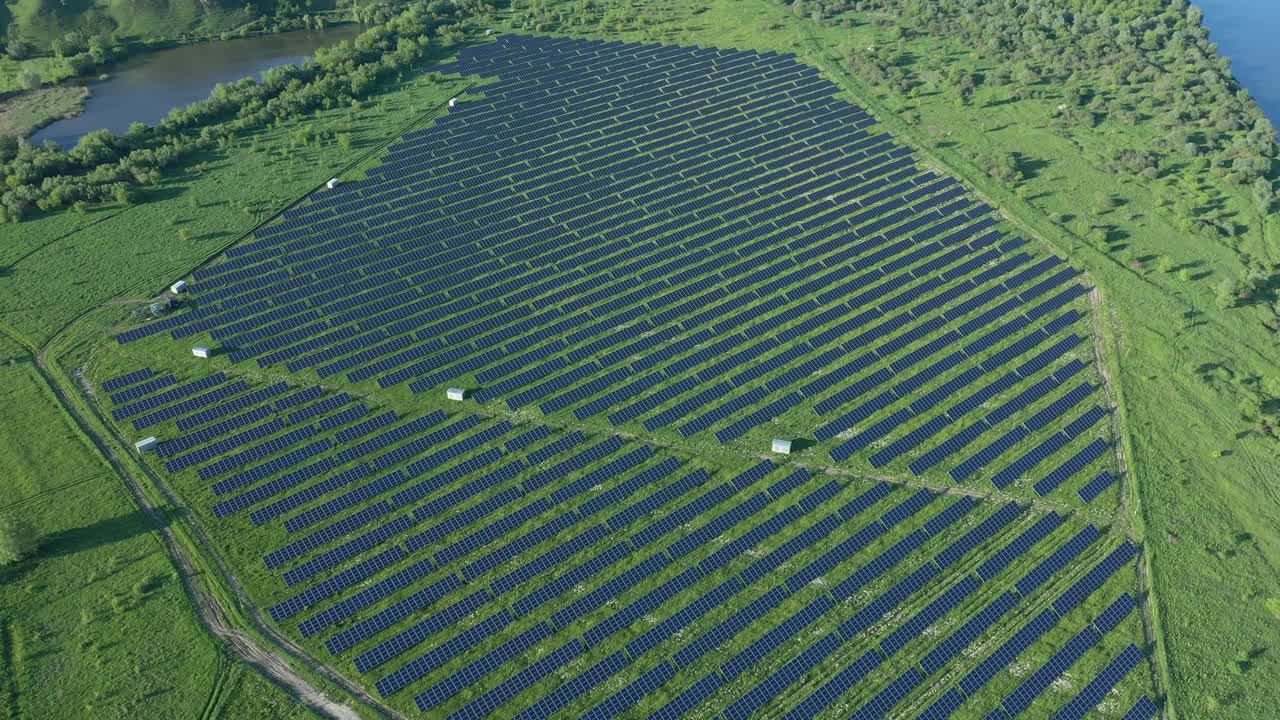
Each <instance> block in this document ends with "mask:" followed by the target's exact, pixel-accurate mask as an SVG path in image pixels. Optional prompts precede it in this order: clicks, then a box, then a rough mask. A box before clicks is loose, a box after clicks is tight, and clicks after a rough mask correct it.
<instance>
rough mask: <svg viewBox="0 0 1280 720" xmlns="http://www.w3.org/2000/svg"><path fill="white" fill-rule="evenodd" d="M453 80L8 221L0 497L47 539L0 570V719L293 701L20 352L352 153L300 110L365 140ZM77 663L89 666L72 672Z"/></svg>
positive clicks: (163, 274)
mask: <svg viewBox="0 0 1280 720" xmlns="http://www.w3.org/2000/svg"><path fill="white" fill-rule="evenodd" d="M453 91H454V90H453V89H452V88H451V87H450V86H448V85H433V84H431V83H429V82H427V81H426V80H425V79H422V78H418V79H413V80H409V81H407V82H405V83H404V84H402V85H398V86H396V87H394V88H393V89H392V90H391V91H389V92H388V93H387V94H384V95H382V96H379V97H377V98H375V99H374V100H372V101H371V102H370V103H368V104H367V106H366V107H364V108H362V109H358V110H351V109H339V110H334V111H328V112H322V113H318V114H316V115H315V116H314V117H311V118H307V119H306V120H305V121H301V122H299V121H295V122H294V123H289V124H286V125H284V126H283V127H279V128H271V129H268V130H266V131H264V132H262V133H260V134H259V135H258V136H256V137H255V138H252V139H248V140H245V141H244V144H243V145H242V146H241V147H238V148H235V149H233V150H231V151H230V152H228V153H225V154H223V153H219V154H216V155H211V156H209V157H206V158H203V159H202V161H203V167H199V168H198V169H192V170H189V171H188V172H187V173H185V174H183V175H176V176H174V177H172V178H171V179H168V180H166V181H165V182H164V183H162V184H161V185H160V186H159V187H157V188H155V189H153V190H152V192H151V195H150V197H149V200H148V202H145V203H143V204H141V205H137V206H134V207H123V206H117V207H111V206H108V207H102V208H95V209H94V210H92V211H90V212H89V213H88V214H85V215H77V214H75V213H61V214H57V215H51V216H45V217H41V218H38V219H35V220H32V221H30V222H24V223H22V224H20V225H6V226H4V227H3V228H0V268H3V270H2V271H0V289H2V290H0V296H3V300H0V331H3V333H4V336H12V337H15V338H19V339H20V341H21V342H15V341H13V340H10V339H9V338H8V337H4V336H0V337H4V343H5V344H4V348H5V353H4V356H5V357H6V358H8V357H13V358H20V359H15V361H14V363H15V364H14V365H12V366H11V367H8V366H7V367H4V368H0V372H2V373H3V375H2V376H0V387H2V388H3V391H4V392H5V393H6V394H7V395H8V396H9V397H6V399H5V402H4V403H3V404H2V406H3V408H4V411H5V412H6V414H7V415H10V416H11V417H6V418H5V420H6V422H5V423H4V425H3V426H0V427H3V428H5V430H4V431H3V433H0V438H2V442H3V443H4V452H3V453H0V457H3V458H6V459H7V462H10V463H12V464H15V467H14V468H6V472H5V477H6V478H14V479H13V480H12V481H11V482H13V483H14V484H13V485H12V487H14V488H15V490H14V492H13V494H12V499H9V498H10V493H8V492H6V493H5V494H4V497H5V501H4V503H3V504H4V505H15V504H16V503H21V505H15V509H18V510H22V512H23V513H24V515H27V516H28V517H29V518H31V519H32V520H33V522H36V524H37V525H38V528H39V529H40V531H41V534H42V535H43V536H44V537H45V538H46V541H45V543H44V545H43V546H42V550H41V555H40V556H39V557H38V558H37V559H35V560H33V561H30V562H28V563H26V564H24V565H22V566H19V567H17V568H15V569H14V570H11V571H6V581H5V582H4V583H3V587H2V588H0V594H3V595H4V596H5V597H4V601H3V602H2V603H0V605H3V606H4V607H5V608H6V609H8V608H16V609H17V610H16V612H14V613H13V616H12V617H15V618H24V619H23V620H21V621H20V622H17V623H16V624H13V623H14V621H10V624H6V626H5V628H4V629H5V641H6V646H5V647H6V648H8V649H11V652H9V653H8V654H7V655H5V659H4V660H3V662H4V663H6V666H13V669H12V670H11V671H10V670H6V671H5V672H4V673H0V674H3V675H4V676H5V677H6V678H8V677H12V678H14V679H15V682H14V683H11V684H9V685H6V687H5V691H4V692H5V695H4V697H5V702H6V703H7V704H6V705H4V707H5V708H7V709H6V710H5V711H4V713H0V715H4V716H9V715H12V716H14V717H50V716H53V715H55V714H57V711H58V710H59V709H62V710H66V709H68V708H81V707H85V708H88V707H90V706H91V707H96V708H103V707H121V708H126V707H136V706H137V705H138V703H141V702H144V701H145V702H146V705H145V708H144V709H143V710H140V711H139V712H140V713H141V714H140V715H139V716H148V717H151V716H154V717H161V716H163V717H183V716H187V714H188V712H187V711H189V710H190V709H191V708H193V707H196V708H198V707H201V706H202V705H204V704H205V703H206V700H208V696H209V695H210V693H212V692H213V688H215V686H217V687H220V688H221V690H220V691H219V692H221V693H222V696H221V697H222V698H223V699H220V700H218V702H219V703H220V706H221V707H222V708H223V709H222V711H221V713H222V714H221V716H223V717H273V716H275V717H289V716H290V715H289V713H292V712H293V709H292V701H291V700H290V699H288V698H287V696H285V695H284V694H283V693H282V692H275V693H264V692H263V691H264V688H265V687H266V686H268V685H269V684H268V683H267V682H266V681H265V680H263V679H262V678H261V677H259V676H257V674H256V673H255V672H252V671H246V670H244V669H243V668H239V667H237V666H234V665H232V664H230V663H227V662H225V661H222V664H223V665H227V666H229V667H227V668H224V669H222V670H220V669H219V667H220V666H219V661H220V659H221V652H220V650H219V649H218V648H217V646H216V645H215V644H214V643H213V642H212V641H211V640H210V639H208V638H207V637H206V636H204V635H203V634H202V633H201V631H200V628H199V626H198V625H197V622H196V618H195V615H194V613H193V611H192V609H191V607H190V604H189V602H188V600H187V599H186V598H185V597H183V594H182V593H183V590H182V586H181V583H179V582H178V581H177V580H176V577H175V575H174V570H173V566H172V565H171V564H170V563H169V562H168V560H167V559H166V558H165V556H164V554H163V552H164V551H163V549H162V548H161V546H160V545H159V543H158V542H157V540H156V539H155V536H154V534H153V533H151V532H150V531H149V529H148V527H147V526H146V521H145V520H144V519H143V518H142V516H141V515H140V514H138V513H137V511H136V509H135V508H134V507H133V506H132V504H131V502H130V501H129V499H128V498H127V496H126V495H125V494H124V490H123V488H122V487H121V486H120V480H119V478H118V477H116V476H115V475H114V473H112V471H111V469H110V467H109V466H108V465H106V463H105V461H104V460H102V459H101V457H100V456H98V455H97V454H96V451H93V450H91V449H90V446H89V444H88V440H87V439H86V438H84V437H83V436H82V435H80V434H79V433H78V431H76V430H75V428H74V426H73V425H71V424H70V422H69V419H68V418H66V417H65V415H61V414H60V413H59V411H58V409H57V408H58V406H57V404H56V402H55V400H54V398H53V396H52V394H51V392H50V391H49V390H48V389H47V388H42V387H40V385H39V384H38V383H39V382H40V381H39V377H38V376H37V375H36V374H35V372H34V369H33V368H32V367H31V365H30V355H29V350H28V349H27V348H31V347H43V346H44V345H45V344H46V343H47V342H48V341H49V340H50V339H51V338H52V337H53V336H54V335H55V334H56V333H57V332H58V331H59V330H60V329H61V328H63V327H64V326H66V325H67V324H69V323H71V322H73V321H74V320H76V318H78V317H80V316H81V315H82V314H84V313H85V312H87V311H89V310H91V309H93V308H94V307H98V306H101V305H102V304H104V303H108V302H115V301H116V299H118V298H132V299H143V298H145V297H147V296H148V295H150V294H151V293H152V292H154V291H155V290H157V289H159V288H160V287H163V286H164V285H166V284H167V283H168V282H169V281H170V280H171V279H172V278H174V277H176V276H178V275H181V274H182V273H184V272H186V271H187V270H189V269H190V268H191V267H192V266H193V265H195V264H196V263H198V262H199V261H200V260H202V259H203V258H205V257H206V256H208V255H210V254H212V253H214V252H216V251H217V249H218V248H219V247H221V246H222V245H224V244H226V243H227V242H228V241H229V240H231V239H233V238H234V237H235V236H236V235H238V234H239V233H240V232H242V231H244V230H246V229H248V228H249V227H252V226H253V225H254V224H255V223H256V222H257V220H259V219H262V218H265V217H266V216H267V215H269V214H270V213H271V212H273V211H275V210H277V209H278V208H279V207H281V206H283V205H284V204H286V203H287V202H288V201H289V200H291V199H293V198H294V197H296V196H298V195H300V194H302V193H305V192H306V191H308V190H310V189H311V188H313V187H315V186H316V185H318V184H319V183H321V182H323V181H324V180H325V179H326V178H328V177H329V176H330V175H331V174H332V173H333V172H334V171H335V169H336V168H339V167H341V166H343V165H344V164H345V163H346V162H348V160H349V153H347V152H344V151H342V150H341V149H339V148H338V147H337V145H336V143H333V142H332V141H330V142H329V143H327V144H325V145H323V146H319V147H317V146H311V147H303V146H298V147H291V146H290V134H291V133H292V132H293V131H294V130H296V129H297V127H299V126H300V125H301V124H302V122H305V123H307V124H310V125H313V126H317V127H334V128H340V129H342V130H343V131H344V132H349V133H350V134H351V136H352V146H353V148H354V152H361V151H362V150H363V149H367V148H369V147H372V146H374V145H376V144H377V143H378V142H380V141H381V140H382V139H384V138H385V137H387V136H388V135H389V134H391V133H392V132H393V130H395V129H397V128H401V127H403V126H404V125H405V124H407V123H409V122H410V121H412V120H413V119H414V118H416V117H417V116H418V115H419V114H421V113H422V112H424V111H426V110H427V109H429V108H432V107H435V106H436V105H438V104H439V103H440V102H441V100H442V99H445V98H447V97H449V95H450V93H451V92H453ZM96 337H98V338H101V337H102V336H101V334H100V332H97V333H96ZM68 369H69V368H68ZM18 464H20V465H21V467H17V465H18ZM5 614H6V615H8V613H5ZM155 627H165V628H166V629H168V628H173V630H172V632H171V633H166V634H157V633H155V632H152V630H153V629H154V628H155ZM153 645H154V646H155V647H152V646H153ZM177 653H181V654H177ZM69 658H73V659H74V662H76V663H90V665H86V666H85V667H84V669H83V671H82V672H68V671H67V664H66V663H68V662H71V660H69ZM15 661H16V662H15ZM246 675H248V676H252V677H246ZM37 687H38V688H39V692H36V690H35V688H37ZM84 703H90V704H91V705H88V706H87V705H84ZM151 710H156V713H157V714H155V715H152V714H150V713H151ZM86 711H87V710H86Z"/></svg>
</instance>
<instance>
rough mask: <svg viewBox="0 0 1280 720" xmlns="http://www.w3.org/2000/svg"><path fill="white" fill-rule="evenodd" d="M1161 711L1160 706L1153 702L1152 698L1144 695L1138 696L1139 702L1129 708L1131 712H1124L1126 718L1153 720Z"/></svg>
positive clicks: (1130, 719)
mask: <svg viewBox="0 0 1280 720" xmlns="http://www.w3.org/2000/svg"><path fill="white" fill-rule="evenodd" d="M1159 713H1160V708H1158V707H1156V704H1155V703H1153V702H1151V698H1149V697H1147V696H1146V695H1143V696H1142V697H1140V698H1138V702H1136V703H1134V704H1133V707H1131V708H1129V712H1127V713H1125V714H1124V720H1152V718H1154V717H1156V715H1158V714H1159Z"/></svg>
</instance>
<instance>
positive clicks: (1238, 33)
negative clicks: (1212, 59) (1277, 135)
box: [1195, 0, 1280, 125]
mask: <svg viewBox="0 0 1280 720" xmlns="http://www.w3.org/2000/svg"><path fill="white" fill-rule="evenodd" d="M1195 4H1196V5H1198V6H1200V8H1201V9H1202V10H1204V24H1205V25H1206V26H1208V28H1209V38H1210V39H1211V40H1213V41H1214V42H1215V43H1217V44H1218V51H1219V52H1220V53H1222V54H1223V55H1225V56H1227V57H1229V58H1231V69H1232V72H1234V73H1235V76H1236V79H1237V80H1239V81H1240V84H1241V85H1243V86H1244V87H1245V88H1247V89H1248V90H1249V93H1250V94H1251V95H1253V97H1254V98H1255V99H1256V100H1257V101H1258V105H1260V106H1261V107H1262V111H1263V112H1265V113H1266V114H1267V117H1268V118H1271V122H1272V123H1273V124H1275V125H1280V53H1278V52H1277V51H1276V37H1277V36H1276V33H1277V31H1280V2H1277V0H1196V2H1195Z"/></svg>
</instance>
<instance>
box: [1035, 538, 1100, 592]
mask: <svg viewBox="0 0 1280 720" xmlns="http://www.w3.org/2000/svg"><path fill="white" fill-rule="evenodd" d="M1100 537H1102V533H1101V532H1099V531H1098V529H1097V528H1095V527H1094V526H1092V525H1085V526H1084V527H1083V528H1082V529H1081V530H1080V532H1078V533H1076V534H1075V536H1074V537H1072V538H1071V539H1070V540H1068V541H1066V542H1065V543H1063V544H1062V545H1061V546H1060V547H1059V548H1058V549H1057V550H1054V551H1053V554H1052V555H1050V556H1049V557H1047V558H1045V559H1044V560H1041V561H1040V564H1038V565H1036V566H1035V567H1034V568H1032V569H1031V570H1030V571H1029V572H1028V573H1027V574H1026V575H1024V576H1022V579H1021V580H1019V581H1018V582H1017V583H1015V584H1014V586H1013V587H1014V589H1015V590H1017V591H1018V594H1019V595H1022V596H1023V597H1026V596H1027V595H1030V594H1031V591H1033V590H1035V589H1036V588H1038V587H1040V586H1041V585H1043V584H1044V583H1046V582H1048V580H1049V578H1051V577H1053V575H1054V573H1057V572H1058V571H1059V570H1061V569H1063V568H1064V567H1066V566H1067V564H1068V563H1070V562H1071V561H1073V560H1075V559H1076V558H1077V557H1079V555H1080V553H1082V552H1084V551H1085V549H1087V548H1088V547H1089V546H1090V545H1092V544H1093V542H1094V541H1095V540H1097V539H1098V538H1100Z"/></svg>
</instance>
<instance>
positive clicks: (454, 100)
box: [449, 97, 458, 107]
mask: <svg viewBox="0 0 1280 720" xmlns="http://www.w3.org/2000/svg"><path fill="white" fill-rule="evenodd" d="M457 104H458V98H456V97H455V98H449V107H453V106H455V105H457Z"/></svg>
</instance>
